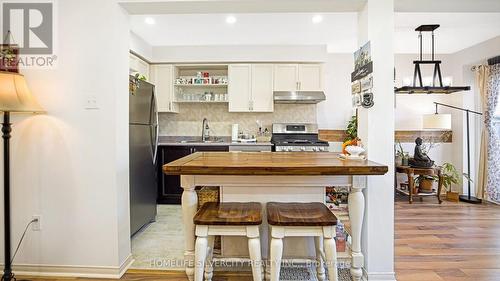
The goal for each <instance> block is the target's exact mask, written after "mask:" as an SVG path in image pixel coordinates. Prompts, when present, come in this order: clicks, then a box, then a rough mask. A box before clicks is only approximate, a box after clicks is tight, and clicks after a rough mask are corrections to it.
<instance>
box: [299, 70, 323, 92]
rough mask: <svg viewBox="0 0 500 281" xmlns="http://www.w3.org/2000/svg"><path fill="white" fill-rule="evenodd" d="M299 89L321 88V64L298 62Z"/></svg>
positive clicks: (320, 89)
mask: <svg viewBox="0 0 500 281" xmlns="http://www.w3.org/2000/svg"><path fill="white" fill-rule="evenodd" d="M299 90H301V91H322V90H323V66H322V65H321V64H299Z"/></svg>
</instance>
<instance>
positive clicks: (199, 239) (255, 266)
mask: <svg viewBox="0 0 500 281" xmlns="http://www.w3.org/2000/svg"><path fill="white" fill-rule="evenodd" d="M193 222H194V224H195V225H196V245H195V272H194V281H203V275H205V280H206V281H210V280H212V276H213V267H212V262H211V261H212V256H213V244H214V236H217V235H221V236H245V237H247V238H248V252H249V254H250V260H251V264H252V274H253V280H254V281H262V276H263V271H264V270H263V267H262V257H261V252H260V234H259V226H260V225H261V224H262V205H261V204H260V203H255V202H251V203H236V202H235V203H233V202H230V203H216V202H208V203H205V204H203V206H202V207H201V208H200V209H199V210H198V212H197V213H196V215H195V216H194V218H193Z"/></svg>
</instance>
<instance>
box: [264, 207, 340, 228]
mask: <svg viewBox="0 0 500 281" xmlns="http://www.w3.org/2000/svg"><path fill="white" fill-rule="evenodd" d="M266 208H267V222H268V223H269V224H270V225H276V226H331V225H336V224H337V217H336V216H335V215H334V214H332V212H331V211H330V210H329V209H328V207H327V206H325V204H322V203H276V202H269V203H267V206H266Z"/></svg>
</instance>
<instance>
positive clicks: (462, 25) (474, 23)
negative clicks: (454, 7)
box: [394, 0, 500, 54]
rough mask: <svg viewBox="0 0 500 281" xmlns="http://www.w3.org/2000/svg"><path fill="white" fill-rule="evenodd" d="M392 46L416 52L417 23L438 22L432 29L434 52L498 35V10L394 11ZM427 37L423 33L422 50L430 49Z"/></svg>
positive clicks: (398, 51)
mask: <svg viewBox="0 0 500 281" xmlns="http://www.w3.org/2000/svg"><path fill="white" fill-rule="evenodd" d="M498 2H500V0H498ZM394 22H395V33H394V39H395V40H394V50H395V51H396V53H417V52H418V37H417V36H418V33H417V32H416V31H414V30H415V27H417V26H419V25H421V24H440V25H441V26H440V27H439V28H438V29H437V30H436V31H435V38H436V39H435V40H436V41H435V43H436V52H437V53H442V54H451V53H455V52H457V51H460V50H463V49H465V48H468V47H471V46H474V45H476V44H478V43H481V42H483V41H486V40H488V39H491V38H493V37H496V36H500V13H396V16H395V19H394ZM430 46H431V37H430V34H429V33H427V34H425V33H424V51H426V53H429V52H430Z"/></svg>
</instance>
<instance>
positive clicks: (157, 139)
mask: <svg viewBox="0 0 500 281" xmlns="http://www.w3.org/2000/svg"><path fill="white" fill-rule="evenodd" d="M153 129H154V130H155V131H156V133H155V135H156V139H155V140H154V143H153V165H156V160H157V158H158V157H157V156H158V142H159V138H160V137H159V133H160V126H158V125H154V128H153Z"/></svg>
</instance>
